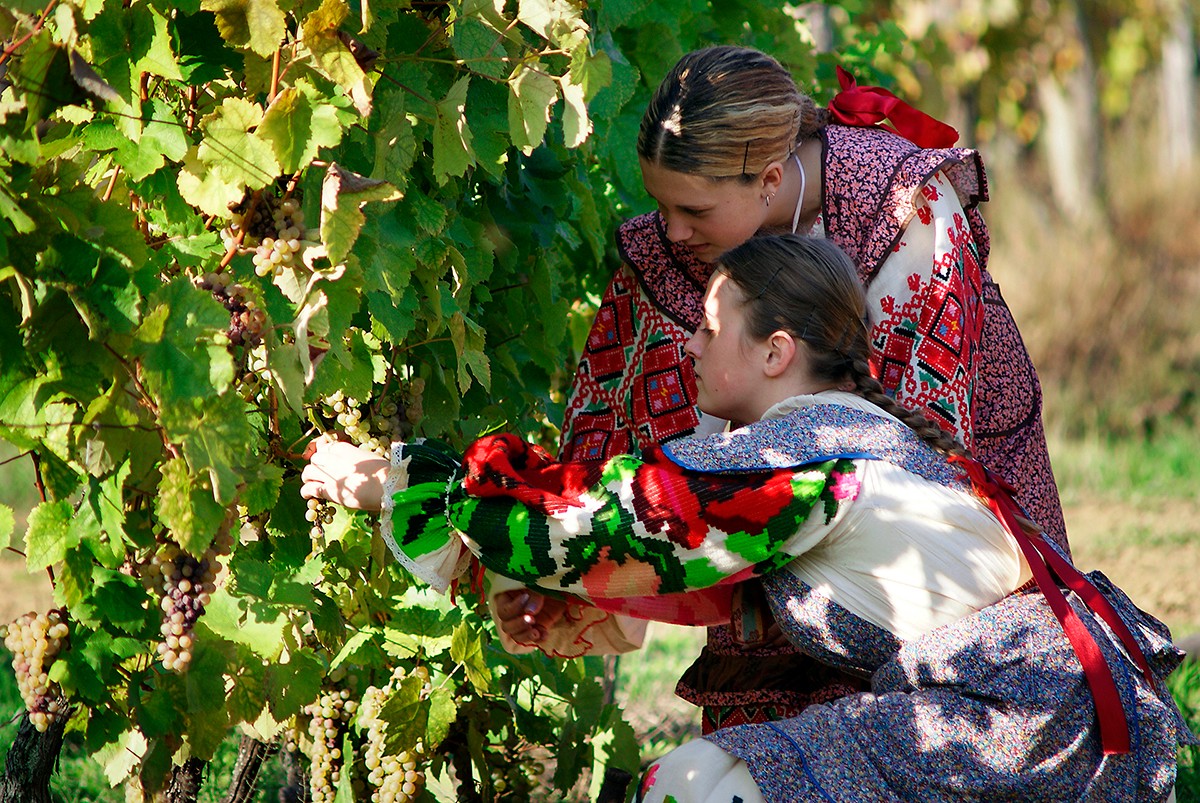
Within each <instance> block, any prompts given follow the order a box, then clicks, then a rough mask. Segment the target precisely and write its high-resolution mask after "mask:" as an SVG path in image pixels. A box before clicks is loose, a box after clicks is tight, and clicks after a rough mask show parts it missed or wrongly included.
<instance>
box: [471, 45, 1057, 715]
mask: <svg viewBox="0 0 1200 803" xmlns="http://www.w3.org/2000/svg"><path fill="white" fill-rule="evenodd" d="M884 106H887V107H888V108H890V110H891V111H890V119H891V120H892V121H893V123H894V124H895V125H897V126H898V127H899V129H900V130H901V132H902V133H903V134H904V136H900V135H897V134H895V133H892V132H891V131H889V130H885V129H884V128H882V127H879V126H876V125H872V124H871V122H872V121H874V120H878V119H879V115H880V113H881V109H882V108H883V107H884ZM956 136H957V135H956V134H955V133H954V132H953V130H952V129H948V127H945V126H942V125H941V124H939V123H937V122H936V121H933V120H931V119H930V118H927V117H925V116H923V115H921V114H920V113H919V112H916V111H915V110H912V109H908V108H907V107H905V106H904V104H899V103H897V102H896V101H895V99H894V98H889V97H887V96H886V94H881V92H880V91H878V90H872V89H868V88H859V87H854V86H852V85H851V82H850V81H848V80H845V81H844V91H843V92H842V93H841V94H839V95H838V96H837V98H835V100H834V102H833V103H832V104H831V108H830V109H821V108H818V107H817V106H816V105H815V104H814V103H813V101H812V100H811V99H810V98H808V97H807V96H805V95H803V94H802V93H800V92H799V91H798V90H797V88H796V85H795V83H794V82H793V80H792V78H791V75H790V74H789V73H788V72H787V70H785V69H784V68H783V67H782V66H781V65H780V64H779V63H778V62H777V61H775V60H774V59H773V58H771V57H770V56H767V55H765V54H763V53H761V52H759V51H757V50H752V49H748V48H739V47H713V48H708V49H704V50H699V51H695V52H693V53H689V54H687V55H685V56H684V57H683V58H682V59H681V60H680V61H679V63H678V64H676V65H675V67H674V68H673V69H672V70H671V71H670V73H669V74H668V75H667V76H666V77H665V78H664V79H663V81H662V83H661V84H660V86H659V87H658V90H657V91H656V93H655V95H654V97H653V98H652V100H651V102H650V104H649V106H648V108H647V109H646V112H645V116H644V117H643V119H642V126H641V131H640V135H639V138H638V144H637V149H638V157H639V162H640V164H641V169H642V175H643V179H644V182H645V186H646V190H647V192H648V193H649V194H650V196H651V197H653V198H654V199H655V200H656V201H657V202H658V207H659V208H658V211H657V212H653V213H650V214H647V215H643V216H641V217H638V218H634V219H633V220H630V221H628V222H626V223H625V224H624V225H622V226H621V228H620V230H619V231H618V234H617V245H618V248H619V250H620V253H621V255H622V258H623V262H624V264H623V265H622V266H621V268H620V269H619V270H618V271H617V272H616V274H615V275H614V276H613V278H612V281H611V284H610V285H609V287H608V289H607V292H606V293H605V295H604V298H603V302H602V304H601V307H600V310H599V312H598V314H597V316H596V319H595V323H594V325H593V327H592V330H591V333H590V335H589V338H588V340H587V346H586V348H585V352H584V354H583V355H582V358H581V360H580V363H579V366H578V369H577V371H576V375H575V383H574V388H573V390H572V394H571V396H570V399H569V400H568V404H567V411H566V415H565V420H564V424H563V439H562V448H561V450H560V457H562V458H563V459H564V460H588V459H604V458H608V457H611V456H613V455H616V454H621V453H624V452H631V453H634V454H638V453H640V452H641V451H642V450H644V449H646V448H648V447H650V446H654V445H660V444H665V443H668V442H669V441H671V440H672V439H674V438H678V437H682V436H685V435H691V434H704V433H710V432H715V431H718V430H720V429H721V428H723V427H724V426H725V422H724V421H723V420H719V419H716V418H714V417H712V416H703V415H702V414H701V413H700V411H699V409H698V408H697V406H696V399H697V396H696V393H697V387H696V383H695V379H694V377H693V374H692V366H691V363H690V361H689V360H688V359H687V358H686V356H685V355H684V353H683V346H684V344H685V342H686V341H687V339H688V338H689V337H690V336H691V334H692V333H693V332H695V331H696V328H697V327H698V326H699V325H700V320H701V297H702V295H703V292H704V287H705V284H706V282H707V281H708V278H709V275H710V274H711V272H712V269H713V262H714V260H716V259H717V257H718V256H719V255H720V254H721V253H722V252H723V251H725V250H727V249H729V248H732V247H733V246H736V245H739V244H740V243H742V242H744V241H745V240H747V239H748V238H750V237H752V236H754V235H755V234H756V233H760V232H766V233H770V232H802V233H809V234H812V235H815V236H823V237H827V238H829V239H831V240H833V241H834V242H835V243H837V244H838V245H839V246H841V247H842V249H843V250H844V251H846V252H847V253H848V254H849V255H850V256H851V258H852V259H853V260H854V262H855V264H856V267H857V269H858V276H859V279H860V281H861V282H862V284H863V285H864V287H866V289H867V297H868V318H869V320H870V324H871V329H870V341H871V346H872V353H871V358H870V362H871V365H872V366H873V368H874V370H875V375H876V376H877V377H879V378H880V380H881V382H882V384H883V389H884V392H885V393H887V395H889V396H891V397H892V398H893V399H895V400H896V401H897V402H899V403H900V404H901V405H902V406H904V407H906V408H909V409H915V410H920V411H922V412H923V413H925V415H926V416H927V417H928V418H929V419H930V420H932V421H934V422H935V423H937V424H938V425H939V426H941V427H942V428H943V429H945V430H946V431H947V432H950V433H951V434H953V435H954V436H955V437H957V438H958V439H959V440H960V441H961V442H962V443H963V444H964V445H966V446H967V447H968V448H971V449H972V450H973V452H974V453H975V454H976V455H977V456H978V457H979V459H980V460H981V461H982V462H983V463H984V464H985V465H987V466H988V467H989V468H991V469H992V470H994V471H996V472H997V473H998V474H999V475H1000V476H1001V477H1003V478H1004V479H1005V480H1007V481H1008V483H1009V484H1010V485H1012V486H1013V487H1014V488H1015V489H1016V497H1017V501H1018V502H1019V503H1020V504H1021V506H1022V507H1023V508H1024V510H1025V512H1026V513H1027V515H1028V516H1029V517H1030V518H1031V519H1033V520H1034V521H1036V522H1038V524H1040V525H1041V526H1042V528H1043V529H1044V530H1045V532H1046V533H1047V534H1048V535H1049V537H1050V538H1051V539H1052V540H1054V541H1055V542H1056V543H1058V544H1059V545H1060V546H1062V547H1063V548H1064V549H1066V548H1067V540H1066V528H1065V526H1064V524H1063V518H1062V509H1061V506H1060V504H1059V500H1058V491H1057V488H1056V487H1055V483H1054V475H1053V473H1052V471H1051V467H1050V460H1049V456H1048V453H1047V450H1046V441H1045V434H1044V431H1043V427H1042V417H1041V388H1040V385H1039V383H1038V378H1037V373H1036V372H1035V370H1034V368H1033V364H1032V362H1031V361H1030V358H1029V354H1028V353H1027V351H1026V350H1025V346H1024V344H1023V343H1022V340H1021V336H1020V333H1019V332H1018V331H1017V327H1016V323H1015V322H1014V320H1013V317H1012V315H1011V314H1010V312H1009V310H1008V308H1007V306H1006V305H1005V303H1004V299H1003V298H1002V297H1001V295H1000V290H999V287H998V286H997V285H996V283H995V282H993V281H992V278H991V276H990V275H989V274H988V271H987V257H988V248H989V240H988V231H987V227H986V225H985V224H984V221H983V218H982V217H981V215H980V214H979V211H978V205H979V203H981V202H982V201H985V200H987V184H986V177H985V174H984V170H983V164H982V161H981V160H980V157H979V154H978V153H976V152H975V151H972V150H967V149H963V148H951V147H948V146H949V145H951V144H952V143H953V141H954V139H955V138H956ZM910 138H911V139H910ZM745 589H746V594H745V599H744V600H743V604H742V605H740V606H739V607H740V608H742V609H743V610H744V611H745V613H746V618H748V619H759V618H762V617H761V616H759V615H757V614H756V610H757V608H758V607H760V606H758V605H756V604H755V600H756V599H757V597H758V596H759V595H758V593H757V591H756V590H755V589H754V588H753V586H746V587H745ZM494 600H495V604H496V611H497V614H498V616H499V619H500V623H501V626H502V627H503V629H504V631H505V632H506V634H507V635H508V636H511V637H512V639H513V641H514V643H515V644H522V645H537V646H538V647H539V648H541V649H543V650H544V651H546V652H547V653H549V654H554V653H555V651H556V650H557V651H561V650H562V649H563V648H564V647H563V635H562V634H561V633H557V632H556V631H557V629H558V628H559V623H560V622H561V621H562V616H563V615H564V608H563V607H562V606H561V605H560V604H558V603H556V602H555V601H553V600H546V599H544V598H543V597H541V596H540V595H538V594H536V593H535V592H527V591H520V590H514V591H511V592H501V593H498V594H497V595H496V596H495V597H494ZM574 615H582V614H581V613H580V612H578V611H576V612H575V614H574ZM751 629H752V630H753V631H754V632H760V631H761V630H762V628H751ZM766 632H773V629H771V628H769V627H768V628H767V629H766ZM859 687H860V685H859V684H858V682H857V681H855V680H854V679H853V678H849V677H846V676H844V675H840V674H838V673H836V672H832V671H831V670H829V669H827V668H825V667H822V666H820V665H818V664H815V663H813V662H811V661H807V660H806V659H805V658H804V656H802V655H797V654H796V653H795V652H794V650H792V649H791V648H790V647H789V646H788V645H787V644H786V643H782V644H781V643H779V642H778V640H774V641H772V640H771V639H769V638H767V639H760V640H758V641H757V642H751V643H747V641H746V640H745V639H744V638H739V637H737V636H735V634H734V633H733V632H732V631H730V630H729V629H728V628H722V627H718V628H713V629H712V630H710V631H709V643H708V646H707V648H706V649H705V651H704V653H703V654H702V656H701V658H700V660H698V661H697V663H696V664H695V666H693V667H692V669H691V670H689V671H688V673H687V674H686V675H685V676H684V678H683V679H682V680H681V682H680V684H679V688H678V690H677V691H678V693H679V694H680V696H682V697H683V698H684V699H686V700H689V701H690V702H692V703H694V704H696V705H699V706H701V707H702V710H703V728H704V730H705V732H708V731H710V730H713V729H715V728H719V727H722V726H724V725H726V724H734V723H739V722H752V721H763V720H770V719H776V718H780V717H784V716H789V715H791V714H794V713H796V712H798V711H799V710H801V709H802V708H803V707H804V706H805V705H808V704H810V703H813V702H821V701H824V700H829V699H832V698H834V697H836V696H838V695H840V694H845V693H848V692H850V691H854V690H856V689H857V688H859Z"/></svg>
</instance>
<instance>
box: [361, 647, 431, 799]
mask: <svg viewBox="0 0 1200 803" xmlns="http://www.w3.org/2000/svg"><path fill="white" fill-rule="evenodd" d="M413 675H414V676H416V677H417V678H419V679H420V680H421V682H422V687H421V692H420V694H421V697H422V698H425V697H428V696H429V693H430V692H431V691H432V690H433V686H432V684H431V682H430V679H429V670H428V669H426V668H425V667H423V666H418V667H417V668H416V669H414V670H413ZM407 676H408V674H407V672H406V670H405V669H404V667H397V668H396V669H395V671H393V672H392V677H391V679H390V680H389V681H388V683H387V685H386V686H384V687H383V688H378V687H375V686H371V687H370V688H368V689H367V691H366V694H364V695H363V707H362V709H361V710H360V713H359V717H358V724H359V726H360V727H362V726H365V727H366V747H365V748H364V754H363V760H364V762H365V763H366V765H367V772H368V775H367V781H368V783H370V784H371V786H372V788H373V789H374V791H373V792H372V794H371V801H372V803H408V801H410V800H415V799H416V796H417V795H418V794H419V793H420V791H421V789H422V788H423V787H424V786H425V773H424V771H423V770H422V769H421V765H422V764H423V763H424V758H425V755H424V753H425V746H424V744H422V743H421V742H420V741H419V740H418V741H417V743H416V744H414V745H411V746H409V747H408V748H407V749H404V750H401V751H399V752H398V753H394V754H388V753H385V752H384V742H385V740H386V736H387V723H386V722H384V721H383V720H381V719H380V718H379V713H380V711H381V710H382V708H383V705H384V703H385V702H386V701H387V698H388V696H389V695H390V694H391V693H392V692H394V691H395V690H396V688H397V687H398V686H399V685H400V683H401V682H402V681H404V679H405V678H406V677H407Z"/></svg>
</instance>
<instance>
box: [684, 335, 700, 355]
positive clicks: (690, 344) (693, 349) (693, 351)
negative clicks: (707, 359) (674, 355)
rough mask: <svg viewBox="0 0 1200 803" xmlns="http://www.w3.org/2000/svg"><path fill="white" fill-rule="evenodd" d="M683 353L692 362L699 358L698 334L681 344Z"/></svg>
mask: <svg viewBox="0 0 1200 803" xmlns="http://www.w3.org/2000/svg"><path fill="white" fill-rule="evenodd" d="M683 353H684V354H686V355H687V356H689V357H691V358H692V359H693V360H696V359H699V358H700V333H699V332H697V333H695V334H693V335H692V336H691V337H689V338H688V340H687V342H686V343H684V344H683Z"/></svg>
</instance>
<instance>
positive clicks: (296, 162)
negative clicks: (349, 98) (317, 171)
mask: <svg viewBox="0 0 1200 803" xmlns="http://www.w3.org/2000/svg"><path fill="white" fill-rule="evenodd" d="M257 133H258V135H259V136H260V137H262V139H263V140H264V141H266V142H267V143H269V144H270V145H271V147H272V149H273V150H274V152H275V156H276V158H277V159H278V160H279V166H280V169H281V170H282V171H283V172H285V173H294V172H296V171H297V170H300V169H302V168H304V167H307V166H308V165H309V163H310V162H312V160H313V159H314V158H315V157H316V155H317V152H318V150H319V149H320V148H322V147H333V146H335V145H337V144H338V142H340V141H341V138H342V129H341V126H339V125H338V123H337V118H336V112H335V111H334V109H333V107H331V106H327V105H322V106H318V107H316V108H315V109H314V107H313V105H312V101H310V100H309V98H308V96H307V95H305V93H304V92H301V91H300V90H299V89H297V88H296V87H287V88H285V89H283V90H282V91H280V93H279V94H278V95H276V96H275V100H273V101H271V105H270V106H268V107H267V111H266V114H264V115H263V119H262V123H261V124H260V125H259V126H258V129H257Z"/></svg>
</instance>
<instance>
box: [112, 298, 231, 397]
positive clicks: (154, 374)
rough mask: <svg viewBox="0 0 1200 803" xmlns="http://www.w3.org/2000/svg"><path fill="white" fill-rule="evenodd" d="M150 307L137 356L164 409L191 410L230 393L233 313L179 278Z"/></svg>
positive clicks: (138, 335)
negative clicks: (229, 337)
mask: <svg viewBox="0 0 1200 803" xmlns="http://www.w3.org/2000/svg"><path fill="white" fill-rule="evenodd" d="M149 306H150V310H149V312H148V313H147V314H146V315H145V316H144V317H143V319H142V324H141V326H139V327H138V329H137V331H136V332H135V333H134V338H135V344H134V347H133V350H134V353H135V354H137V355H140V356H141V357H142V361H141V362H142V368H143V369H144V374H145V382H146V385H147V386H148V387H149V388H150V390H151V391H152V392H154V394H155V395H156V396H157V397H158V398H159V399H160V400H161V403H162V404H163V406H165V407H168V408H169V407H173V406H177V405H185V406H187V407H189V408H190V407H191V402H192V400H194V399H195V400H199V399H205V398H208V397H210V396H213V395H215V394H218V393H221V392H222V391H224V390H225V389H226V388H228V387H229V385H230V383H232V382H233V376H234V367H233V359H232V357H230V355H229V351H228V350H227V349H226V347H225V344H224V340H225V335H224V330H225V329H226V328H227V327H228V326H229V313H228V312H227V311H226V310H225V309H224V308H223V307H222V306H221V305H220V304H219V303H217V301H216V300H215V299H214V298H213V297H212V295H211V294H210V293H208V292H206V291H203V290H199V289H197V288H195V287H194V286H192V284H191V282H189V281H188V280H187V279H184V278H179V279H175V280H173V281H172V282H170V283H169V284H167V285H165V286H163V287H161V288H160V289H158V290H156V291H155V292H154V293H153V294H152V295H151V296H150V299H149ZM239 417H240V416H239Z"/></svg>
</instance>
